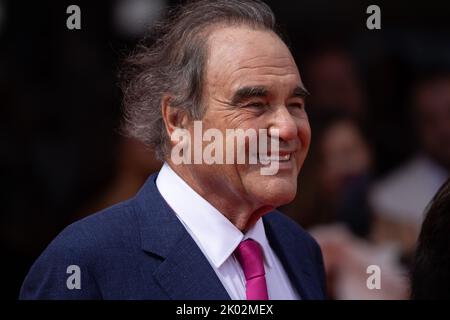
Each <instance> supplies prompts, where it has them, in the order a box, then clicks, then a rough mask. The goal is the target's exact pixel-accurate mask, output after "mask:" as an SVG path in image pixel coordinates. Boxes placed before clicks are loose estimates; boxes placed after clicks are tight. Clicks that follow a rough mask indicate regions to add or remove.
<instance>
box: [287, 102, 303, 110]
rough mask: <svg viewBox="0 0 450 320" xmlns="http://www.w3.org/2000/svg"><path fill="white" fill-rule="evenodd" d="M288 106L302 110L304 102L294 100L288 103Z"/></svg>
mask: <svg viewBox="0 0 450 320" xmlns="http://www.w3.org/2000/svg"><path fill="white" fill-rule="evenodd" d="M289 107H292V108H295V109H300V110H303V109H305V104H304V103H299V102H296V103H291V104H289Z"/></svg>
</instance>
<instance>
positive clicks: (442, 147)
mask: <svg viewBox="0 0 450 320" xmlns="http://www.w3.org/2000/svg"><path fill="white" fill-rule="evenodd" d="M411 104H412V110H413V112H412V114H413V122H414V124H415V128H416V132H417V136H418V149H419V150H418V153H417V154H416V155H414V156H413V157H412V158H411V159H410V160H409V161H408V162H407V163H405V164H404V165H402V166H401V167H399V168H398V169H396V170H395V171H393V172H392V173H390V174H389V175H388V176H387V177H385V178H383V179H382V180H380V181H378V182H377V183H376V184H375V185H374V187H373V189H372V190H371V192H370V202H371V206H372V208H373V210H374V214H375V216H374V230H373V231H374V232H373V238H374V240H375V241H377V242H380V243H382V242H391V243H392V244H396V245H398V246H399V248H400V250H401V251H402V252H404V254H405V256H410V254H411V253H412V252H413V250H414V249H415V244H416V241H417V237H418V235H419V230H420V226H421V223H422V221H423V212H424V209H425V207H426V206H427V204H428V203H429V201H430V200H431V199H432V197H433V195H434V194H435V193H436V191H437V190H438V189H439V187H440V186H441V185H442V184H443V183H444V181H445V180H446V179H447V178H448V176H449V173H450V72H448V71H446V69H438V70H432V71H431V72H427V73H425V74H421V75H420V77H419V79H418V80H417V81H416V83H415V85H414V86H413V90H412V99H411Z"/></svg>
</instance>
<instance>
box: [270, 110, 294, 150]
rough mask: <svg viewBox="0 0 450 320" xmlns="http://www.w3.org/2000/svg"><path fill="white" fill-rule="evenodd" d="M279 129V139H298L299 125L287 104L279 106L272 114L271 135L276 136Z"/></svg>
mask: <svg viewBox="0 0 450 320" xmlns="http://www.w3.org/2000/svg"><path fill="white" fill-rule="evenodd" d="M274 129H277V130H278V136H279V139H280V140H282V141H285V142H288V141H290V140H293V139H296V138H297V136H298V126H297V123H296V122H295V119H294V117H293V116H292V115H291V114H290V113H289V110H288V109H287V108H286V106H280V107H278V108H277V109H276V110H275V112H274V114H273V115H272V116H271V124H270V127H269V130H268V131H269V135H270V136H274V135H275V132H276V130H274Z"/></svg>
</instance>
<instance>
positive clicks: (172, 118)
mask: <svg viewBox="0 0 450 320" xmlns="http://www.w3.org/2000/svg"><path fill="white" fill-rule="evenodd" d="M170 100H171V99H170V96H169V95H164V96H163V98H162V101H161V114H162V117H163V121H164V125H165V128H166V131H167V134H168V135H169V137H170V136H171V135H172V133H173V131H174V130H175V129H177V128H186V127H187V124H188V123H189V119H188V116H187V114H186V112H184V111H183V110H180V109H179V108H174V107H172V106H171V105H170V103H171V102H170Z"/></svg>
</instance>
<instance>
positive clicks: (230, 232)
mask: <svg viewBox="0 0 450 320" xmlns="http://www.w3.org/2000/svg"><path fill="white" fill-rule="evenodd" d="M156 186H157V188H158V190H159V192H160V193H161V195H162V197H163V198H164V199H165V200H166V202H167V203H168V204H169V206H170V207H171V208H172V209H173V211H174V212H175V213H176V215H177V217H178V219H180V221H181V222H182V223H183V225H184V226H185V227H186V228H187V229H188V230H189V231H190V234H191V235H192V236H193V237H194V238H195V239H194V240H196V243H197V244H198V245H199V246H200V247H201V249H202V251H203V252H204V253H205V254H206V255H207V256H208V258H209V259H210V261H211V262H212V263H213V265H214V267H216V268H219V267H220V266H221V265H222V264H223V263H224V262H225V260H227V259H228V258H229V257H230V256H231V255H232V254H233V252H234V250H235V249H236V248H237V246H238V245H239V243H240V242H241V241H243V240H246V239H249V238H251V239H253V240H255V241H257V242H258V243H259V244H260V245H261V247H262V250H263V254H264V261H265V263H266V265H267V266H268V267H271V266H272V261H271V258H270V255H269V254H268V250H269V248H270V247H269V243H268V241H267V237H266V233H265V229H264V224H263V222H262V219H261V218H260V219H258V221H257V222H256V223H255V224H254V225H253V226H252V227H251V228H250V229H249V230H248V231H247V232H246V233H245V234H243V233H242V232H241V231H240V230H239V229H238V228H236V227H235V226H234V225H233V224H232V223H231V222H230V221H229V220H228V219H227V218H226V217H225V216H224V215H223V214H221V213H220V212H219V211H218V210H217V209H216V208H214V207H213V206H212V205H211V204H210V203H209V202H208V201H207V200H206V199H204V198H203V197H201V196H200V195H199V194H198V193H197V192H195V191H194V190H193V189H192V188H191V187H190V186H189V185H188V184H187V183H186V182H185V181H184V180H183V179H182V178H181V177H180V176H178V174H177V173H176V172H175V171H173V169H172V168H171V167H170V166H169V165H168V164H167V163H164V165H163V166H162V168H161V170H160V172H159V174H158V177H157V179H156Z"/></svg>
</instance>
